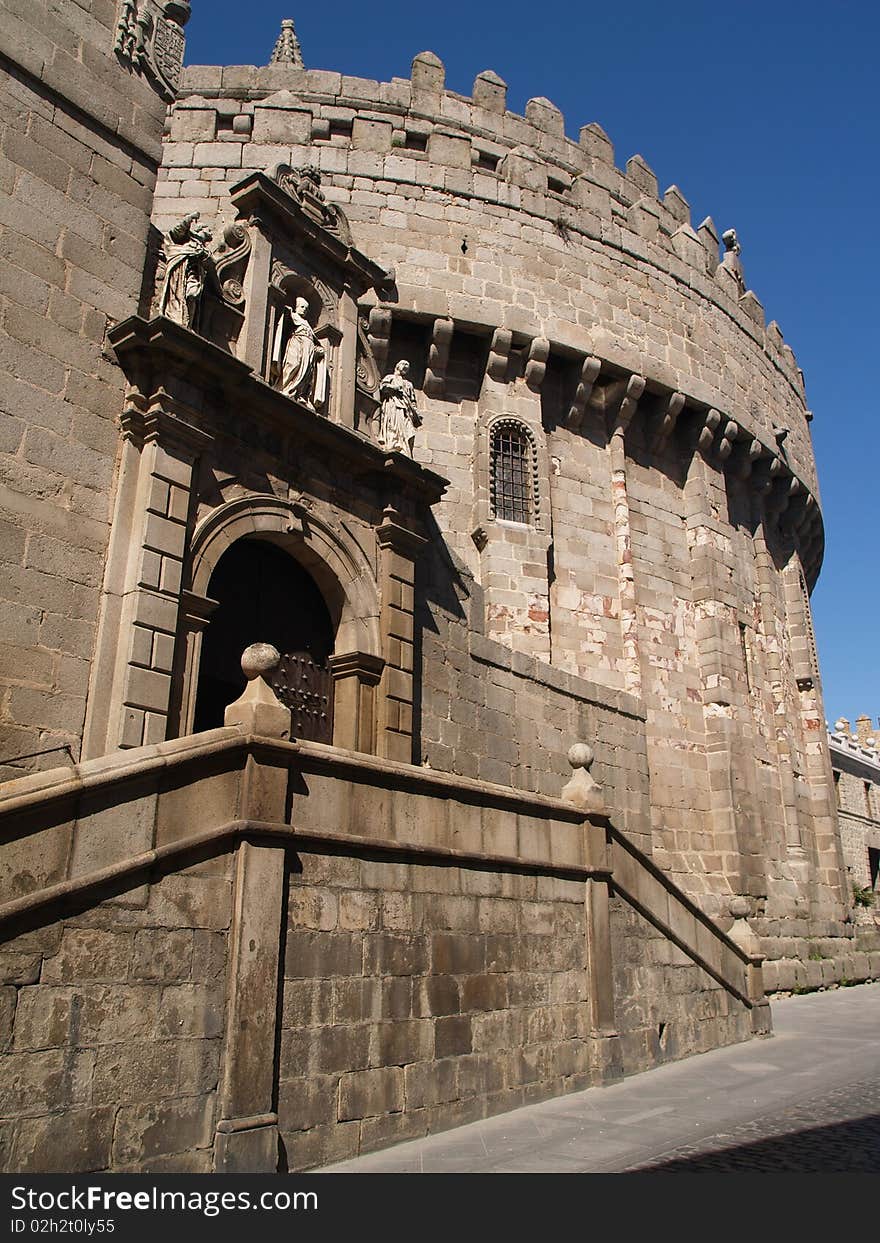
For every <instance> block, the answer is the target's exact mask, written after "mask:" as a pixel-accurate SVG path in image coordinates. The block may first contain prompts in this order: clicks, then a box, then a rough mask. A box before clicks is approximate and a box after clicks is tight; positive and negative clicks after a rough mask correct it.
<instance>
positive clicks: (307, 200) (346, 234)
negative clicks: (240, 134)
mask: <svg viewBox="0 0 880 1243" xmlns="http://www.w3.org/2000/svg"><path fill="white" fill-rule="evenodd" d="M269 176H270V177H271V178H272V180H273V181H274V182H276V184H277V185H279V186H280V187H281V189H282V190H283V191H284V193H285V194H289V195H290V197H291V198H292V199H293V201H294V202H295V203H296V204H297V205H298V206H299V207H301V208H302V210H303V211H304V212H305V214H306V215H307V216H308V217H309V219H310V220H311V221H313V223H315V224H317V225H320V226H321V228H322V229H326V230H327V232H328V233H332V234H333V235H334V237H338V238H339V240H340V241H342V242H345V244H346V246H350V245H351V229H350V228H349V225H348V220H347V219H346V216H345V212H344V211H343V210H342V208H341V207H337V205H336V204H335V203H328V202H327V198H326V196H325V194H324V191H323V190H322V189H321V174H320V172H319V171H318V169H317V168H315V166H314V164H306V165H304V166H303V167H302V168H291V166H290V165H289V164H276V165H275V166H274V168H272V169H270V170H269Z"/></svg>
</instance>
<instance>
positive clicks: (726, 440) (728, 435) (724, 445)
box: [717, 419, 739, 462]
mask: <svg viewBox="0 0 880 1243" xmlns="http://www.w3.org/2000/svg"><path fill="white" fill-rule="evenodd" d="M738 435H739V424H737V423H735V422H734V420H733V419H728V421H727V422H726V423H725V425H724V428H723V429H722V432H721V438H720V440H719V441H718V450H717V452H718V457H719V458H720V459H721V461H722V462H726V461H727V459H728V458H729V457H730V455H731V453H732V452H733V446H734V444H735V443H736V438H737V436H738Z"/></svg>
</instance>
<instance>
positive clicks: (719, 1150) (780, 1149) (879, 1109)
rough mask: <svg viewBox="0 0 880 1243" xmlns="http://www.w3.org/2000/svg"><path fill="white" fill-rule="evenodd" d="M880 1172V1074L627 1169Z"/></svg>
mask: <svg viewBox="0 0 880 1243" xmlns="http://www.w3.org/2000/svg"><path fill="white" fill-rule="evenodd" d="M633 1170H650V1171H651V1172H658V1173H682V1174H689V1173H693V1174H703V1173H718V1174H745V1173H768V1174H770V1173H804V1174H812V1173H816V1174H827V1173H853V1174H854V1173H862V1174H876V1173H880V1076H878V1077H877V1078H875V1079H870V1080H867V1081H863V1082H861V1083H850V1084H847V1085H846V1086H845V1087H841V1088H837V1089H836V1090H834V1091H831V1092H825V1093H823V1094H822V1095H820V1096H815V1097H813V1098H812V1099H810V1100H808V1101H804V1102H803V1103H801V1104H799V1105H796V1106H794V1107H791V1108H788V1109H784V1110H782V1111H779V1112H775V1113H771V1114H766V1115H765V1116H764V1117H761V1118H758V1119H756V1120H755V1121H753V1122H748V1123H744V1124H743V1125H741V1126H736V1127H732V1128H730V1129H728V1130H725V1131H719V1132H718V1133H717V1134H715V1135H712V1136H707V1137H705V1138H703V1139H702V1140H701V1141H700V1142H699V1143H698V1144H685V1145H682V1146H680V1147H678V1148H675V1149H672V1150H671V1151H669V1152H665V1153H661V1154H660V1155H658V1156H657V1157H655V1158H653V1159H652V1160H651V1161H649V1162H643V1163H642V1164H639V1165H629V1166H626V1167H624V1171H623V1172H629V1171H633Z"/></svg>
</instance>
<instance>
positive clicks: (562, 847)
mask: <svg viewBox="0 0 880 1243" xmlns="http://www.w3.org/2000/svg"><path fill="white" fill-rule="evenodd" d="M0 7H2V0H0ZM18 8H21V6H20V5H19V6H18ZM189 8H190V6H189V5H188V4H184V3H178V2H177V0H124V2H123V0H120V3H119V4H118V6H117V5H113V4H110V3H107V4H103V5H102V10H101V12H102V16H101V17H100V20H99V18H98V16H97V15H93V18H92V19H90V24H87V26H86V27H83V29H84V30H87V33H88V34H89V39H88V40H87V41H86V42H83V39H84V38H85V36H84V35H83V34H82V33H75V32H71V31H68V30H67V28H66V26H65V25H64V23H62V22H61V21H59V22H58V23H55V24H53V27H52V29H53V31H54V32H55V34H56V35H57V36H58V37H59V38H61V37H62V35H63V36H64V39H63V41H64V43H65V46H66V45H68V44H71V43H73V44H74V45H77V40H79V41H80V43H82V47H81V48H80V53H81V55H80V58H79V59H76V60H75V61H74V60H73V59H72V58H71V57H70V56H69V54H68V53H67V52H66V51H65V50H64V48H63V47H62V46H61V45H60V44H59V46H58V48H57V49H56V52H55V53H53V60H52V62H51V73H50V72H49V61H48V59H47V57H48V53H45V51H44V48H43V44H42V43H40V42H39V38H40V37H43V36H45V30H44V27H45V24H46V23H45V20H44V18H43V17H41V16H40V12H39V6H35V7H34V13H33V14H31V13H30V11H29V12H28V15H27V18H24V17H20V16H17V17H16V18H15V21H16V23H18V27H21V29H22V31H23V32H24V33H23V34H22V37H21V38H20V39H19V53H18V54H19V56H20V61H19V70H18V71H17V72H18V74H19V76H17V77H15V78H14V79H13V80H11V81H10V82H9V83H7V89H8V91H9V98H10V107H9V109H8V112H9V115H10V118H12V120H13V121H15V124H16V125H17V126H18V130H17V131H16V134H15V136H14V141H13V138H12V137H10V140H9V142H8V143H7V145H6V146H5V147H4V150H7V151H8V153H9V154H10V159H11V160H12V161H13V163H16V168H17V170H18V171H16V172H15V174H14V183H13V197H14V198H15V200H16V201H17V202H18V203H19V210H18V212H17V215H16V217H15V220H16V227H17V228H18V229H19V230H20V231H21V239H20V242H19V244H18V246H17V249H16V251H15V254H16V256H17V259H16V263H17V264H19V266H21V267H22V270H23V271H25V270H27V265H28V264H30V265H31V267H32V268H33V270H34V273H38V272H39V273H48V274H50V275H51V279H52V280H53V281H55V282H56V283H57V286H58V289H59V290H62V289H65V290H67V292H66V293H64V296H63V298H58V297H56V296H55V295H54V293H53V296H52V298H51V300H50V301H47V302H46V304H45V306H44V312H42V313H41V312H40V311H39V310H38V309H34V307H26V306H12V303H14V302H15V298H20V299H24V300H28V299H30V298H31V296H32V291H33V290H34V289H35V288H36V286H34V285H33V284H29V283H28V282H27V281H25V280H22V281H20V282H19V283H18V284H14V283H13V284H11V285H9V287H8V288H6V289H4V291H3V299H4V300H5V301H4V308H5V309H4V314H3V316H2V317H0V336H2V337H3V347H4V349H5V350H6V351H7V353H8V355H9V357H10V358H11V360H12V362H13V368H14V372H15V374H14V375H13V376H12V378H11V380H10V381H9V385H10V392H13V393H14V398H15V404H14V409H15V412H16V413H15V416H14V417H13V419H11V420H9V422H10V427H12V425H13V424H14V425H15V427H14V429H13V430H15V429H17V430H15V434H14V435H13V434H12V432H10V437H11V439H10V441H9V444H11V445H12V448H11V450H10V451H9V452H6V451H5V450H4V449H3V446H0V458H2V459H3V460H2V463H0V464H2V465H3V466H4V467H5V468H6V469H7V470H8V473H9V478H10V479H11V480H12V482H13V484H14V488H11V491H16V490H17V495H16V499H15V501H14V503H11V502H10V501H9V497H8V496H7V497H6V499H4V498H3V497H0V502H2V504H0V509H3V514H4V515H5V518H4V527H5V529H6V530H7V533H8V534H10V535H11V536H14V539H10V540H9V543H10V546H11V547H12V548H13V550H17V551H15V556H17V557H18V558H19V560H20V564H18V565H14V566H12V567H11V568H10V570H9V572H8V573H7V575H6V579H5V580H4V581H5V590H6V591H7V593H8V592H11V593H12V596H13V598H12V599H11V600H10V601H7V602H6V604H7V605H10V606H11V607H9V608H8V609H6V610H5V611H4V617H9V618H11V619H12V622H11V623H10V625H12V623H13V622H14V623H15V625H16V626H17V629H16V630H15V631H14V632H13V631H12V630H10V636H12V635H13V634H14V642H15V643H16V644H17V645H18V646H17V647H15V648H10V649H9V651H10V653H12V655H11V656H10V655H9V654H7V657H8V658H7V665H8V666H9V670H8V673H9V674H10V675H11V676H6V675H4V677H5V680H6V682H8V684H9V686H10V688H11V689H10V690H9V691H8V692H6V691H4V698H3V700H2V703H0V708H2V712H0V716H3V717H4V720H3V721H2V725H3V727H4V731H5V732H4V733H3V736H4V737H5V738H6V743H5V746H6V748H7V750H6V753H5V755H4V756H3V757H2V765H0V776H4V777H8V778H9V779H8V780H6V781H4V782H3V784H2V788H0V1002H2V1005H0V1020H2V1022H0V1027H2V1032H5V1033H6V1036H7V1038H6V1040H5V1045H3V1047H2V1048H0V1085H3V1091H2V1093H0V1095H2V1100H0V1131H2V1134H3V1144H2V1145H0V1148H2V1153H0V1164H3V1165H4V1168H8V1169H10V1170H15V1171H16V1172H26V1171H30V1172H36V1171H47V1170H54V1171H58V1170H63V1171H66V1172H70V1171H72V1170H75V1171H78V1172H84V1171H101V1170H113V1171H133V1170H141V1171H149V1172H153V1173H160V1172H209V1171H220V1172H238V1173H244V1172H265V1173H268V1172H275V1171H289V1170H302V1169H309V1168H313V1167H315V1166H320V1165H326V1164H328V1163H330V1162H333V1161H337V1160H339V1159H342V1158H345V1157H348V1156H353V1155H355V1154H357V1153H359V1152H367V1151H369V1150H371V1149H375V1148H378V1147H382V1146H384V1145H387V1144H391V1143H395V1142H398V1141H401V1140H404V1139H408V1138H412V1137H415V1136H419V1135H425V1134H428V1133H431V1132H435V1131H438V1130H441V1129H444V1128H448V1127H452V1126H456V1125H459V1124H461V1123H465V1122H469V1121H473V1120H474V1119H477V1118H483V1117H487V1116H489V1115H491V1114H496V1113H499V1112H502V1111H504V1110H508V1109H514V1108H517V1107H519V1106H521V1105H523V1104H528V1103H530V1102H532V1101H537V1100H540V1099H544V1098H547V1097H550V1096H555V1095H559V1094H562V1093H569V1092H576V1091H579V1090H581V1089H583V1088H585V1087H588V1086H590V1085H598V1084H603V1083H608V1082H610V1081H612V1080H615V1079H618V1078H620V1077H621V1076H622V1075H626V1074H630V1073H635V1072H638V1071H642V1070H646V1069H649V1068H651V1067H653V1066H656V1065H658V1064H660V1063H663V1062H667V1061H669V1060H672V1059H676V1058H681V1057H685V1056H687V1055H689V1054H691V1053H696V1052H701V1051H705V1050H708V1049H712V1048H717V1047H719V1046H721V1045H724V1044H729V1043H732V1042H735V1041H741V1040H746V1039H749V1038H751V1037H752V1036H755V1035H764V1034H767V1033H768V1032H769V1031H770V1028H771V1015H770V1006H769V1005H768V1001H767V994H768V993H769V994H773V993H780V992H790V991H792V990H795V989H800V990H803V989H810V988H822V987H829V986H836V985H837V984H839V983H841V982H843V981H846V982H849V983H854V982H857V981H860V980H866V979H871V978H875V979H876V978H880V938H878V933H877V931H876V930H875V928H874V926H873V925H872V926H870V927H869V926H868V925H867V924H865V923H864V922H863V923H859V922H858V921H856V920H854V919H853V915H852V911H853V894H852V889H851V881H850V878H849V876H848V874H847V870H846V866H845V863H844V860H843V857H842V852H841V839H840V826H839V823H838V807H837V800H836V790H835V784H834V775H833V771H832V767H831V762H830V753H829V743H828V737H827V734H826V731H825V728H824V711H823V705H822V693H821V685H820V680H819V671H818V668H817V661H816V650H815V644H814V640H813V632H812V624H811V619H810V604H809V593H810V591H811V589H812V587H813V584H814V583H815V580H816V577H817V575H818V573H819V568H820V565H821V560H822V554H823V545H824V537H823V529H822V518H821V513H820V508H819V503H818V492H817V484H816V474H815V465H814V460H813V450H812V445H811V441H810V429H809V422H810V417H811V416H810V413H809V411H808V410H807V408H806V402H805V395H804V387H803V377H802V375H801V372H800V371H799V369H798V367H797V364H796V362H795V359H794V356H793V354H792V352H791V350H790V349H789V347H788V346H787V345H786V344H785V343H784V341H783V339H782V335H781V333H780V331H779V329H778V327H777V326H776V325H775V324H774V323H770V324H766V323H765V320H764V313H763V309H762V306H761V303H760V302H759V301H758V299H757V297H756V296H755V294H754V293H752V291H751V290H749V289H748V288H747V286H746V282H745V278H744V273H743V267H742V262H741V257H740V246H739V243H738V240H737V237H736V234H735V232H734V231H733V230H727V231H726V232H725V233H724V234H723V235H722V236H719V233H718V232H717V230H716V228H715V226H714V225H713V223H712V221H711V220H709V219H707V220H705V221H703V223H702V224H700V225H698V226H697V225H694V224H692V223H691V221H690V216H689V209H688V204H687V201H686V200H685V198H684V196H683V194H682V193H681V191H680V190H679V189H677V188H676V187H675V186H673V187H670V188H669V189H668V190H666V191H665V192H664V193H663V194H662V196H661V195H660V193H659V191H658V186H657V181H656V178H655V176H654V174H653V172H652V171H651V169H650V168H649V166H648V165H647V164H646V163H645V161H644V160H643V159H642V158H641V157H640V156H637V155H636V156H633V157H632V158H631V159H630V160H629V161H628V162H627V163H626V167H625V169H623V170H621V169H619V168H618V167H617V166H616V165H615V162H614V154H613V151H612V147H611V143H610V141H609V139H608V138H607V136H606V134H605V133H604V131H603V130H602V129H601V128H600V126H598V125H596V124H592V125H587V126H585V127H584V128H583V129H582V130H581V131H580V136H579V140H578V141H577V142H574V141H572V140H571V139H570V138H568V137H567V136H566V132H565V125H564V121H563V117H562V116H561V114H560V112H559V111H558V109H557V108H555V107H554V105H553V104H552V103H550V102H549V101H548V100H546V99H532V100H530V101H529V103H528V105H527V106H526V110H525V113H526V114H525V116H524V117H523V116H518V115H515V114H513V113H510V112H508V111H507V109H506V88H505V84H504V82H503V81H502V80H501V78H500V77H499V76H498V75H497V74H496V73H494V72H491V71H486V72H484V73H481V74H480V75H479V76H478V77H477V79H476V81H475V82H474V85H473V91H472V94H471V95H470V96H464V95H460V94H457V93H454V92H451V91H448V90H446V87H445V75H444V69H443V65H442V64H441V63H440V61H439V60H438V59H437V57H436V56H434V55H433V54H431V53H429V52H424V53H421V54H420V55H418V56H416V58H415V60H414V61H413V62H412V70H411V75H410V76H409V77H408V78H399V79H398V78H396V79H394V80H392V81H391V82H389V83H380V82H375V81H371V80H368V79H362V78H353V77H347V76H344V75H341V74H339V73H334V72H325V71H315V70H311V69H307V68H305V67H304V64H303V56H302V51H301V48H300V45H299V42H298V40H297V37H296V32H295V29H294V26H293V23H292V22H291V21H285V22H284V23H283V26H282V30H281V35H280V37H279V39H278V42H277V44H276V47H275V50H274V52H273V53H272V60H271V63H270V64H269V65H267V66H264V67H256V66H240V65H239V66H230V67H211V66H196V67H190V68H183V66H182V62H183V58H184V42H183V41H184V25H185V22H186V19H187V17H188V16H189ZM81 26H82V23H81V22H79V21H78V22H77V27H78V29H79V27H81ZM18 27H17V28H18ZM34 47H36V48H38V51H36V52H33V55H31V54H30V49H32V48H34ZM21 58H23V59H21ZM53 75H54V76H53ZM19 77H20V80H19ZM101 84H103V85H102V86H101V89H100V90H99V89H98V87H99V85H101ZM25 86H26V87H27V99H28V100H29V101H30V102H29V104H28V107H29V108H30V110H31V113H32V116H31V118H30V119H29V120H28V122H27V124H26V125H25V123H24V122H23V121H21V119H20V117H19V111H20V104H21V101H22V100H23V99H25ZM96 92H97V93H96ZM90 101H91V102H92V103H93V104H94V115H91V114H89V113H88V106H89V105H90ZM22 115H23V114H22ZM83 117H86V118H87V119H88V120H89V124H88V125H85V123H84V121H83ZM126 117H127V118H128V120H125V118H126ZM163 117H164V125H165V130H164V137H163V141H162V142H161V144H160V142H159V137H160V132H161V130H162V125H163ZM108 118H111V119H114V118H119V120H118V121H116V120H114V124H117V125H118V132H117V133H116V137H115V138H114V137H113V134H112V133H111V132H110V130H109V129H108ZM146 118H149V119H150V125H151V126H152V130H151V131H150V133H147V132H146V130H144V126H145V125H146V124H147V120H146ZM147 128H148V129H149V126H148V127H147ZM10 133H12V131H10ZM138 134H140V136H141V138H142V139H143V140H144V148H143V151H142V152H141V155H142V158H141V159H140V160H139V161H134V159H133V156H132V150H133V140H134V138H135V137H137V135H138ZM111 138H113V142H111V141H110V140H111ZM147 140H149V141H147ZM114 142H115V143H116V144H117V146H118V149H117V146H114ZM56 151H57V152H58V154H57V155H55V154H52V153H53V152H56ZM62 154H64V159H66V160H67V161H68V165H66V166H64V167H63V168H62V167H61V163H62V161H61V156H62ZM154 179H155V189H154ZM52 186H54V187H55V188H54V189H52V188H51V187H52ZM77 238H78V239H80V240H79V241H77V240H76V239H77ZM126 239H127V240H126ZM135 243H137V244H136V245H135ZM43 252H45V253H43ZM56 252H57V253H56ZM123 252H124V254H125V256H126V262H125V263H123V262H122V260H121V258H120V255H121V254H122V253H123ZM46 279H47V280H48V279H49V276H47V277H46ZM74 292H76V295H77V298H79V299H80V301H81V303H82V306H81V307H80V309H79V310H77V308H76V306H74V301H75V299H74V298H73V294H74ZM46 297H47V299H48V293H47V295H46ZM7 303H10V306H8V307H7V305H6V304H7ZM34 305H35V306H36V303H35V304H34ZM40 305H44V304H42V303H41V304H40ZM85 308H91V309H88V310H86V309H85ZM73 311H76V314H73ZM53 316H54V318H53ZM62 390H63V392H62ZM62 430H64V432H65V435H66V437H67V438H66V439H64V438H63V437H62V435H61V432H62ZM16 437H18V439H16ZM4 443H5V442H4ZM8 447H9V446H7V448H8ZM2 594H3V592H2V591H0V595H2ZM10 636H7V637H10ZM10 641H13V640H12V638H10ZM6 718H8V719H6ZM3 1025H5V1026H3ZM2 1032H0V1034H2ZM0 1044H2V1042H0Z"/></svg>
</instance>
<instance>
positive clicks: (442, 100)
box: [170, 52, 804, 403]
mask: <svg viewBox="0 0 880 1243" xmlns="http://www.w3.org/2000/svg"><path fill="white" fill-rule="evenodd" d="M506 96H507V85H506V83H505V82H504V80H503V79H502V78H501V77H500V76H499V75H498V74H497V73H495V72H494V71H493V70H484V71H483V72H482V73H480V74H478V75H477V77H476V79H475V81H474V85H473V90H472V93H471V95H470V96H466V95H461V94H458V93H457V92H454V91H450V90H447V89H446V85H445V68H444V66H443V63H442V61H440V59H439V58H438V57H437V56H435V55H434V54H433V53H431V52H422V53H419V55H418V56H416V57H415V58H414V60H413V64H412V72H411V76H410V78H408V79H405V78H393V79H392V80H391V82H379V81H376V80H373V79H366V78H358V77H351V76H348V75H344V74H340V73H334V72H328V71H324V70H313V69H302V68H298V67H296V66H295V65H293V64H271V65H267V66H256V65H231V66H218V65H209V66H204V65H202V66H199V65H196V66H190V67H188V68H187V69H186V70H185V71H184V78H183V83H182V88H181V94H180V99H179V101H178V104H177V105H176V106H175V109H174V113H173V120H172V128H171V131H170V136H171V138H172V139H175V140H177V141H185V142H193V143H200V144H201V143H206V142H215V141H218V142H224V141H231V142H239V143H243V142H249V141H252V142H266V141H277V142H284V143H290V142H293V143H295V144H303V143H308V144H312V145H314V146H315V147H317V148H318V149H320V148H322V147H325V146H326V147H329V148H331V149H333V148H337V149H338V148H340V147H347V148H348V149H349V150H350V151H351V152H352V153H353V154H356V153H359V152H363V153H365V154H367V155H368V156H370V157H373V159H372V163H373V167H374V168H375V159H376V158H377V157H379V156H382V155H384V156H387V157H391V158H392V159H393V160H394V162H393V165H392V167H391V168H390V169H387V168H386V169H384V170H383V173H384V174H385V176H386V178H387V179H389V180H394V181H399V182H402V183H403V184H407V183H408V182H410V183H412V184H424V185H432V186H433V187H434V188H436V189H438V190H442V191H446V192H449V193H453V194H456V195H460V196H467V197H472V198H475V199H482V200H484V201H485V202H487V203H489V204H498V205H499V206H502V207H506V208H512V209H515V210H518V211H522V212H525V213H527V214H530V215H534V216H536V217H539V218H541V219H543V220H546V221H549V222H551V223H552V224H554V225H557V226H559V227H560V228H561V229H564V230H565V231H566V232H567V233H569V234H581V235H582V236H584V237H585V238H594V239H597V240H601V241H602V242H603V243H605V244H606V245H615V246H617V247H618V248H620V249H621V250H622V251H624V252H627V251H628V250H632V251H633V252H634V253H635V254H637V255H639V254H641V253H643V252H644V250H645V249H646V246H647V248H648V249H650V251H651V252H652V257H653V258H654V260H655V262H659V263H660V264H661V265H662V266H663V267H665V268H666V270H668V271H669V273H670V275H671V276H673V278H675V279H679V280H685V281H687V282H689V283H696V285H697V287H698V288H699V289H700V292H702V293H703V294H704V296H707V297H710V298H712V299H713V300H717V301H718V302H719V304H721V305H722V306H723V308H724V309H725V311H726V312H727V313H728V314H731V315H732V316H733V318H734V319H735V320H736V322H737V324H738V326H739V327H740V328H741V329H743V330H744V331H746V332H747V333H749V335H751V336H752V337H753V338H754V339H755V340H756V342H757V343H758V344H760V345H761V346H762V347H763V348H764V349H765V350H766V352H767V354H768V356H769V357H770V358H771V359H772V360H773V364H774V365H775V366H776V367H777V368H778V369H779V370H780V372H781V374H782V375H783V376H784V377H785V379H786V381H787V382H788V383H789V384H790V386H791V387H792V389H793V391H794V393H795V394H796V395H797V397H798V399H799V400H800V401H801V402H802V403H803V402H804V386H803V375H802V373H801V371H800V369H799V367H798V365H797V361H796V359H795V356H794V353H793V351H792V350H791V349H790V347H789V346H787V345H786V344H785V342H784V340H783V337H782V334H781V331H780V330H779V326H778V324H776V322H775V321H771V322H770V323H769V324H767V323H766V322H765V316H764V308H763V305H762V303H761V301H760V299H759V298H758V296H757V294H756V293H755V292H754V291H753V290H750V289H748V288H747V287H746V284H745V280H744V276H743V270H742V264H741V263H740V262H739V261H738V260H737V263H736V264H731V263H729V262H726V261H725V260H726V256H725V258H722V257H721V255H720V253H719V244H720V243H719V236H718V232H717V230H716V228H715V225H714V223H713V221H712V219H711V217H707V219H706V220H704V221H703V222H702V223H700V224H699V225H695V224H694V223H693V222H692V221H691V215H690V204H689V203H688V201H687V199H686V197H685V195H684V194H683V193H682V191H681V189H680V188H679V187H678V186H677V185H672V186H669V187H668V188H667V189H666V190H665V191H663V192H662V193H661V191H660V189H659V184H658V181H657V177H656V174H655V173H654V171H653V169H652V168H651V167H650V166H649V165H648V163H647V162H646V161H645V160H644V158H643V157H642V156H641V155H639V154H635V155H633V156H631V157H630V158H629V159H628V160H627V161H626V164H625V167H624V168H623V169H621V168H618V167H617V165H616V164H615V154H614V146H613V143H612V142H611V140H610V138H609V137H608V135H607V134H606V133H605V131H604V130H603V128H602V126H601V125H599V124H598V123H597V122H592V123H590V124H588V125H584V126H582V127H581V128H580V131H579V138H578V141H574V140H573V139H571V138H569V137H568V136H567V135H566V132H565V118H564V116H563V114H562V112H561V111H560V110H559V109H558V108H557V107H556V106H555V104H553V103H552V102H551V101H550V100H548V99H545V98H543V97H538V98H534V99H530V100H529V101H528V103H527V104H526V109H525V115H524V116H520V115H519V114H517V113H514V112H511V111H509V110H508V109H507V107H506ZM193 114H195V115H193ZM395 156H396V157H397V159H394V157H395ZM327 163H328V171H340V172H341V171H343V170H342V169H333V168H332V161H327ZM431 167H434V168H442V169H445V170H447V175H446V176H445V177H443V178H442V179H441V178H436V177H435V178H431V177H430V176H429V175H428V172H427V170H428V169H429V168H431ZM344 171H348V172H350V173H353V174H354V175H359V174H361V175H363V174H365V173H366V172H367V169H366V167H365V166H364V165H363V164H361V165H358V163H357V161H355V164H354V166H353V167H349V168H348V169H346V170H344Z"/></svg>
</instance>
